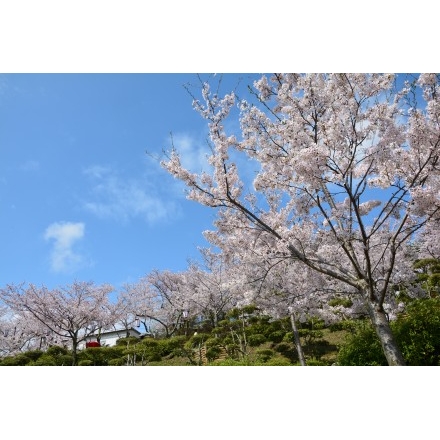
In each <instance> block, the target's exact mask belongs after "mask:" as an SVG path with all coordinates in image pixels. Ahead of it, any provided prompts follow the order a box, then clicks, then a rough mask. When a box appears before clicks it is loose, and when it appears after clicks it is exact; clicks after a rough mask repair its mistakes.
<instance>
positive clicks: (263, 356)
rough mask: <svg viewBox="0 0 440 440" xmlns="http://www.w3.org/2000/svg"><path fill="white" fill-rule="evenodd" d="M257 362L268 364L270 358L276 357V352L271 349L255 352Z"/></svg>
mask: <svg viewBox="0 0 440 440" xmlns="http://www.w3.org/2000/svg"><path fill="white" fill-rule="evenodd" d="M255 355H256V358H257V361H261V362H264V363H266V362H267V361H268V360H269V359H270V358H272V357H274V356H275V352H274V351H273V350H271V349H269V348H263V349H260V350H256V351H255Z"/></svg>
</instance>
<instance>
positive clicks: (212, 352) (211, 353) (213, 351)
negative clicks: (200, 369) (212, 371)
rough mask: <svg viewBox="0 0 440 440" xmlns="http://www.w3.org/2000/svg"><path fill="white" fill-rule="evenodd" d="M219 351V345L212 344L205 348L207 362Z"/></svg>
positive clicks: (214, 357) (218, 353)
mask: <svg viewBox="0 0 440 440" xmlns="http://www.w3.org/2000/svg"><path fill="white" fill-rule="evenodd" d="M221 352H222V349H221V348H220V347H219V346H213V347H210V348H208V349H207V350H206V357H207V359H208V361H209V362H212V361H213V360H214V359H216V358H217V357H218V356H219V355H220V353H221Z"/></svg>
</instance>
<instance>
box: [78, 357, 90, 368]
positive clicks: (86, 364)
mask: <svg viewBox="0 0 440 440" xmlns="http://www.w3.org/2000/svg"><path fill="white" fill-rule="evenodd" d="M78 366H79V367H91V366H93V361H92V360H90V359H83V360H82V361H79V362H78Z"/></svg>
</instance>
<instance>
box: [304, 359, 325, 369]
mask: <svg viewBox="0 0 440 440" xmlns="http://www.w3.org/2000/svg"><path fill="white" fill-rule="evenodd" d="M306 364H307V366H308V367H326V366H328V364H327V363H326V362H324V361H321V360H320V359H315V358H311V359H307V361H306Z"/></svg>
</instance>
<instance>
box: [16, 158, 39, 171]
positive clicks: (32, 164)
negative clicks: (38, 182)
mask: <svg viewBox="0 0 440 440" xmlns="http://www.w3.org/2000/svg"><path fill="white" fill-rule="evenodd" d="M39 169H40V162H38V161H36V160H28V161H26V162H23V163H22V164H21V165H20V170H21V171H25V172H27V171H38V170H39Z"/></svg>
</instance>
